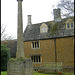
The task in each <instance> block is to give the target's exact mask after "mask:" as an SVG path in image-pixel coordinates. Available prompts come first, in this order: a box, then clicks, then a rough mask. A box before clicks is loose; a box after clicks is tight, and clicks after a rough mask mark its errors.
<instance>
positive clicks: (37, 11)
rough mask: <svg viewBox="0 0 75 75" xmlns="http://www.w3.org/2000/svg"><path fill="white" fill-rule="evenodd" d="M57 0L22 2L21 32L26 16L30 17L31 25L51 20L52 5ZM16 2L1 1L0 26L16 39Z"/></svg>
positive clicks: (27, 0) (25, 22)
mask: <svg viewBox="0 0 75 75" xmlns="http://www.w3.org/2000/svg"><path fill="white" fill-rule="evenodd" d="M58 2H59V0H23V1H22V12H23V31H24V30H25V28H26V26H27V20H28V18H27V15H32V17H31V19H32V20H31V21H32V24H35V23H40V22H46V21H51V20H53V14H52V12H53V8H55V7H53V5H57V3H58ZM17 15H18V2H17V0H1V25H3V26H6V34H8V36H13V37H14V39H16V38H17Z"/></svg>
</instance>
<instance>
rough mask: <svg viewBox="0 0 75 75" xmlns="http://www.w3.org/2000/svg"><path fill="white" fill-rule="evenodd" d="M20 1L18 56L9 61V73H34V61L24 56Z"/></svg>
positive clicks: (10, 74)
mask: <svg viewBox="0 0 75 75" xmlns="http://www.w3.org/2000/svg"><path fill="white" fill-rule="evenodd" d="M17 1H18V26H17V27H18V30H17V53H16V58H15V59H12V58H10V60H9V61H8V63H7V75H33V63H32V61H31V59H29V58H24V48H23V21H22V1H23V0H17Z"/></svg>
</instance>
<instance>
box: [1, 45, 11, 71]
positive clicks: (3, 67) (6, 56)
mask: <svg viewBox="0 0 75 75" xmlns="http://www.w3.org/2000/svg"><path fill="white" fill-rule="evenodd" d="M9 58H10V53H9V49H8V48H7V46H6V45H1V71H6V70H7V61H8V60H9Z"/></svg>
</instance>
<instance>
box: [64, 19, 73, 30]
mask: <svg viewBox="0 0 75 75" xmlns="http://www.w3.org/2000/svg"><path fill="white" fill-rule="evenodd" d="M65 23H66V29H72V28H74V21H73V20H72V19H68V20H67V21H66V22H65Z"/></svg>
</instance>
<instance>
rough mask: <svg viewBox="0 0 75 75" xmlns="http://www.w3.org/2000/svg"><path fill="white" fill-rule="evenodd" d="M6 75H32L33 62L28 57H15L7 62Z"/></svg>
mask: <svg viewBox="0 0 75 75" xmlns="http://www.w3.org/2000/svg"><path fill="white" fill-rule="evenodd" d="M7 75H33V64H32V61H31V60H30V59H27V58H26V59H25V58H24V59H22V58H15V59H10V60H9V61H8V63H7Z"/></svg>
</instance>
